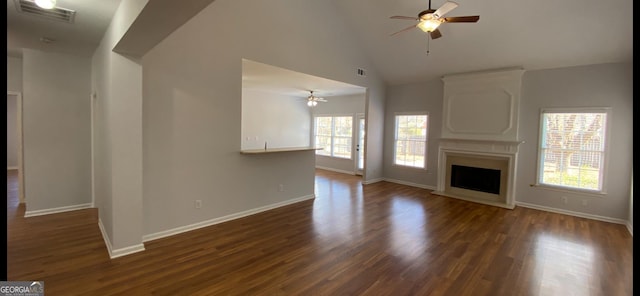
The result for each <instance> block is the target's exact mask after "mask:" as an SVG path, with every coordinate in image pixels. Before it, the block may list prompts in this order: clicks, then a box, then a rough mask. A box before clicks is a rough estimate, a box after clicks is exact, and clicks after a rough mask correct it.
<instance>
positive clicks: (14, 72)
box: [7, 56, 22, 92]
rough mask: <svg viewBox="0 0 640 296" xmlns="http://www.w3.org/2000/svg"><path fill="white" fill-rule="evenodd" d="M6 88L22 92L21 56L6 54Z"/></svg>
mask: <svg viewBox="0 0 640 296" xmlns="http://www.w3.org/2000/svg"><path fill="white" fill-rule="evenodd" d="M7 90H8V91H15V92H22V58H19V57H12V56H7Z"/></svg>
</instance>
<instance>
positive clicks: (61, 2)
mask: <svg viewBox="0 0 640 296" xmlns="http://www.w3.org/2000/svg"><path fill="white" fill-rule="evenodd" d="M155 1H157V0H155ZM444 1H445V0H432V8H434V9H436V8H438V7H440V6H441V5H442V4H443V3H444ZM455 1H456V2H457V3H458V4H459V6H458V7H457V8H456V9H454V10H453V11H451V12H450V13H449V14H447V16H463V15H479V16H480V20H479V21H478V22H477V23H445V24H443V25H441V27H440V31H441V32H442V35H443V36H442V37H441V38H439V39H436V40H431V41H429V43H427V35H426V34H425V33H423V32H422V31H420V30H419V29H412V30H409V31H407V32H404V33H401V34H398V35H395V36H389V35H390V34H391V33H393V32H396V31H398V30H400V29H403V28H405V27H407V26H410V25H411V24H412V21H410V20H397V19H389V17H390V16H393V15H405V16H417V14H418V13H419V12H420V11H422V10H425V9H427V8H428V1H427V0H396V1H386V0H349V1H342V0H334V1H333V5H334V6H335V7H336V10H337V15H336V20H344V22H345V23H346V24H347V28H346V29H347V30H349V31H352V32H353V33H354V35H355V36H354V38H356V39H359V41H360V43H361V48H362V49H363V50H364V52H363V54H365V55H366V56H368V57H369V58H370V59H371V61H372V63H373V65H374V66H375V68H376V69H375V70H376V71H377V72H378V73H379V74H380V75H381V76H382V77H383V78H384V79H385V81H386V82H387V83H388V84H390V85H397V84H403V83H411V82H418V81H426V80H431V79H435V78H438V77H441V76H443V75H446V74H453V73H463V72H473V71H480V70H489V69H497V68H506V67H522V68H524V69H525V70H534V69H545V68H557V67H566V66H577V65H586V64H597V63H609V62H630V61H632V59H633V30H632V26H633V1H632V0H606V1H605V0H599V1H596V0H561V1H557V0H554V1H552V0H541V1H526V0H476V1H472V0H455ZM119 3H120V0H58V6H61V7H64V8H69V9H73V10H76V11H77V14H76V23H75V24H73V25H70V24H66V23H61V22H55V21H49V20H46V19H38V18H36V17H32V16H25V15H21V14H18V13H17V11H16V8H15V6H14V0H7V52H8V54H10V55H16V54H19V52H20V51H19V49H18V48H20V47H28V48H36V49H40V50H45V51H62V52H69V53H76V54H82V55H91V54H92V52H93V50H94V49H95V47H96V46H97V45H98V44H99V42H100V40H101V38H102V35H103V34H104V31H105V30H106V28H107V26H108V24H109V21H110V18H111V17H112V16H113V13H114V12H115V10H116V8H117V6H118V5H119ZM167 3H175V5H180V3H182V1H169V2H167ZM165 6H166V5H165ZM167 9H170V7H167ZM165 15H171V14H165ZM40 37H47V38H51V39H55V40H56V41H55V42H53V43H50V44H46V43H42V42H40V41H39V39H40ZM427 44H429V49H430V54H429V55H427V54H426V50H427ZM262 70H264V69H262ZM256 71H257V70H256ZM245 74H246V73H245ZM245 76H247V77H251V76H255V75H245ZM273 76H274V77H276V76H277V75H273ZM304 77H306V78H312V79H311V81H308V82H304V81H300V82H299V83H298V84H297V85H296V86H295V87H293V88H295V89H296V91H298V92H305V91H306V90H302V89H308V88H317V89H318V90H321V89H323V88H324V89H327V91H328V89H329V88H328V87H327V86H323V84H322V83H326V82H327V80H328V79H324V78H314V77H309V76H308V75H306V76H305V75H304V74H303V75H301V76H299V78H304ZM314 79H318V80H317V82H314V81H315V80H314ZM329 81H330V80H329ZM247 83H250V82H247ZM251 83H262V84H263V85H264V84H267V83H266V82H265V81H262V82H251ZM274 83H275V82H274ZM313 83H317V85H318V86H314V84H313ZM338 84H340V83H338ZM247 85H248V84H247ZM342 86H344V87H346V89H345V90H344V91H346V92H349V91H353V89H352V88H353V87H354V86H351V85H344V84H343V85H342ZM335 87H336V88H335V89H334V90H333V91H332V92H334V93H339V92H341V90H340V86H338V85H336V86H335ZM288 91H290V92H292V91H294V90H293V89H289V90H288ZM318 95H319V96H321V94H318ZM300 96H302V95H300ZM325 96H329V95H328V94H326V95H325Z"/></svg>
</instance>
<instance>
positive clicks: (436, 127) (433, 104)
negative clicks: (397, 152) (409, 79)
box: [384, 79, 444, 189]
mask: <svg viewBox="0 0 640 296" xmlns="http://www.w3.org/2000/svg"><path fill="white" fill-rule="evenodd" d="M443 91H444V84H443V82H442V81H441V80H439V79H438V80H434V81H429V82H422V83H412V84H406V85H399V86H393V87H389V88H388V90H387V104H386V108H385V127H384V138H385V142H384V152H385V153H384V156H385V157H384V176H385V178H387V179H392V180H396V181H403V182H407V183H413V184H416V185H420V187H426V188H432V189H435V187H436V185H437V173H438V143H439V142H438V141H439V139H440V131H441V130H442V98H443ZM415 111H425V112H427V113H428V115H429V117H428V123H427V124H428V126H427V169H426V170H423V169H417V168H409V167H402V166H397V165H394V164H393V146H394V134H395V113H403V112H415Z"/></svg>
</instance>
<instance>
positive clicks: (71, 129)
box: [22, 49, 91, 212]
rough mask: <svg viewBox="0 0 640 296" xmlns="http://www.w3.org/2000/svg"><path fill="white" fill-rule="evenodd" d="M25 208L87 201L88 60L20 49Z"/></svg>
mask: <svg viewBox="0 0 640 296" xmlns="http://www.w3.org/2000/svg"><path fill="white" fill-rule="evenodd" d="M23 66H24V68H23V75H24V78H23V90H24V91H23V97H22V99H23V117H22V118H23V126H22V127H23V142H24V180H25V184H26V186H25V190H26V191H25V199H26V202H27V212H29V211H37V210H48V209H55V208H60V207H70V206H77V205H82V204H87V203H91V179H90V178H91V140H90V139H91V134H90V133H91V131H90V101H89V96H90V88H89V86H90V77H91V68H90V66H91V64H90V60H89V59H88V58H86V57H79V56H71V55H65V54H54V53H44V52H40V51H36V50H28V49H24V50H23Z"/></svg>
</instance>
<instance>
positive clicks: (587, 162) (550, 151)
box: [538, 108, 609, 192]
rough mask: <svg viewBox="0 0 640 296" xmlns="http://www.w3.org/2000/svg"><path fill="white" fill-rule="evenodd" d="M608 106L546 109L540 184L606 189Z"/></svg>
mask: <svg viewBox="0 0 640 296" xmlns="http://www.w3.org/2000/svg"><path fill="white" fill-rule="evenodd" d="M608 113H609V109H608V108H598V109H572V110H566V109H546V110H545V109H543V110H542V113H541V118H540V142H539V143H540V149H539V150H538V153H539V155H538V159H539V163H538V184H543V185H551V186H559V187H565V188H574V189H584V190H592V191H600V192H602V191H603V176H604V167H605V166H604V165H605V163H604V162H605V152H606V151H605V150H606V147H607V145H606V130H607V117H608Z"/></svg>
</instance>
